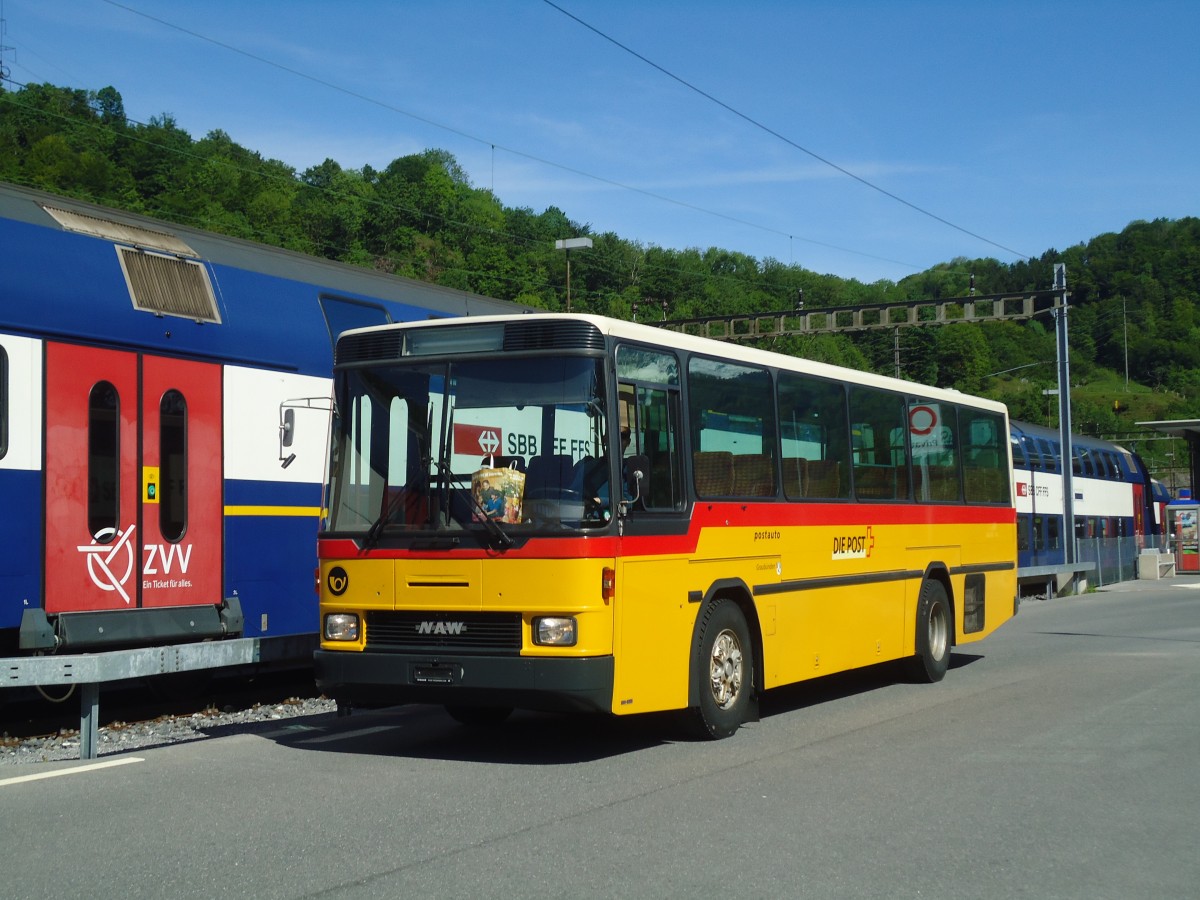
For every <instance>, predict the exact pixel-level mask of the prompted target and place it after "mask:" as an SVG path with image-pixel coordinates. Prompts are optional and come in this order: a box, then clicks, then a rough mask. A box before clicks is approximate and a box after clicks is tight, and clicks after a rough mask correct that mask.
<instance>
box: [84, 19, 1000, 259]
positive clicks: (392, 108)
mask: <svg viewBox="0 0 1200 900" xmlns="http://www.w3.org/2000/svg"><path fill="white" fill-rule="evenodd" d="M102 2H104V3H107V4H108V5H109V6H113V7H116V8H117V9H122V10H125V11H126V12H128V13H131V14H133V15H135V16H140V17H142V18H144V19H148V20H149V21H151V22H155V23H157V24H159V25H162V26H163V27H165V28H170V29H173V30H175V31H178V32H180V33H182V34H186V35H188V36H189V37H193V38H196V39H197V40H200V41H205V42H206V43H209V44H212V45H214V46H217V47H220V48H222V49H224V50H228V51H229V52H231V53H236V54H238V55H239V56H244V57H246V58H247V59H251V60H254V61H255V62H258V63H261V64H262V65H265V66H270V67H272V68H275V69H278V70H280V71H282V72H286V73H288V74H289V75H294V76H296V77H297V78H302V79H304V80H306V81H310V82H312V83H314V84H318V85H321V86H322V87H325V88H328V89H329V90H332V91H337V92H338V93H341V94H345V95H346V96H348V97H353V98H354V99H356V100H361V101H362V102H364V103H369V104H371V105H373V106H378V107H379V108H381V109H385V110H387V111H389V112H393V113H396V114H398V115H402V116H405V117H407V118H410V119H412V120H414V121H417V122H421V123H422V124H424V125H429V126H431V127H433V128H438V129H441V130H443V131H446V132H449V133H450V134H453V135H456V136H458V137H461V138H463V139H464V140H468V141H472V142H474V143H477V144H479V145H481V146H484V147H488V148H491V150H492V151H493V152H494V151H495V150H502V151H503V152H505V153H509V154H512V155H513V156H516V157H520V158H521V159H527V160H529V161H530V162H535V163H538V164H540V165H544V166H549V167H551V168H554V169H558V170H559V171H562V172H567V173H570V174H572V175H578V176H579V177H581V178H587V179H590V180H592V181H596V182H598V183H600V184H606V185H609V186H611V187H616V188H620V189H621V190H625V191H631V192H633V193H636V194H641V195H642V196H644V197H649V198H650V199H652V200H658V201H660V202H663V203H669V204H672V205H674V206H678V207H680V208H682V209H688V210H691V211H692V212H698V213H702V214H704V215H707V216H713V217H715V218H718V219H723V220H725V221H727V222H732V223H734V224H737V225H744V226H746V227H747V228H754V229H757V230H759V231H764V232H767V233H769V234H775V235H778V236H780V237H786V238H788V239H789V240H793V239H794V240H798V241H803V242H804V243H808V244H813V245H814V246H818V247H825V248H827V249H830V250H837V251H839V252H841V253H849V254H852V255H854V256H861V257H864V258H866V259H874V260H877V261H880V262H888V263H892V264H894V265H899V266H904V267H905V268H909V269H912V270H914V271H918V270H919V269H920V266H917V265H914V264H912V263H907V262H903V261H901V260H896V259H889V258H887V257H883V256H877V255H875V254H871V253H866V252H864V251H861V250H854V249H851V248H849V247H841V246H838V245H837V244H830V243H826V242H824V241H819V240H817V239H815V238H809V237H805V236H803V235H798V234H794V233H791V232H787V231H782V230H780V229H778V228H773V227H771V226H769V225H763V224H761V223H759V222H752V221H750V220H748V219H743V218H740V217H738V216H733V215H729V214H728V213H722V212H718V211H716V210H712V209H707V208H705V207H702V206H697V205H696V204H693V203H688V202H686V201H683V200H678V199H676V198H674V197H668V196H666V195H663V194H658V193H655V192H653V191H648V190H646V189H645V188H639V187H635V186H634V185H630V184H625V183H623V182H620V181H615V180H613V179H611V178H606V177H604V176H602V175H596V174H593V173H591V172H586V171H584V170H582V169H577V168H575V167H574V166H568V165H565V164H564V163H559V162H555V161H554V160H550V159H546V158H544V157H540V156H537V155H534V154H532V153H528V152H526V151H524V150H518V149H516V148H515V147H509V146H506V145H504V144H500V143H497V142H496V141H493V140H490V139H488V138H482V137H479V136H478V135H475V134H472V133H470V132H468V131H464V130H463V129H461V128H457V127H455V126H453V125H447V124H445V123H443V122H438V121H436V120H435V119H431V118H429V117H427V116H423V115H420V114H419V113H414V112H412V111H411V110H407V109H403V108H401V107H399V106H396V105H394V104H391V103H388V102H386V101H384V100H380V99H378V98H376V97H371V96H369V95H367V94H364V93H361V92H360V91H355V90H352V89H350V88H347V87H343V86H342V85H339V84H336V83H334V82H332V81H329V80H327V79H324V78H320V77H318V76H316V75H313V74H311V73H309V72H305V71H303V70H301V69H296V68H293V67H291V66H288V65H285V64H283V63H279V62H276V61H275V60H272V59H269V58H267V57H265V56H261V55H259V54H257V53H252V52H251V51H249V50H245V49H243V48H241V47H238V46H235V45H234V44H230V43H227V42H226V41H222V40H219V39H217V38H214V37H210V36H209V35H206V34H203V33H201V32H199V31H196V30H194V29H192V28H186V27H184V26H182V25H178V24H176V23H174V22H170V21H168V20H166V19H163V18H160V17H158V16H154V15H151V14H150V13H147V12H143V11H142V10H139V9H136V8H135V7H132V6H129V5H128V4H125V3H121V2H119V0H102ZM568 15H569V14H568ZM589 27H590V26H589ZM1002 249H1007V248H1002ZM1008 252H1010V253H1012V252H1015V251H1011V250H1010V251H1008ZM1018 255H1019V254H1018Z"/></svg>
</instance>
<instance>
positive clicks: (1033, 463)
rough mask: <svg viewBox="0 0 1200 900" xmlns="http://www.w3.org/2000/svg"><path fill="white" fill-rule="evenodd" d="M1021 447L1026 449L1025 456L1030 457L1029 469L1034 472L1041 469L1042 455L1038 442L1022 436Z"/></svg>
mask: <svg viewBox="0 0 1200 900" xmlns="http://www.w3.org/2000/svg"><path fill="white" fill-rule="evenodd" d="M1021 446H1022V447H1023V448H1024V450H1025V454H1026V455H1027V456H1028V457H1029V468H1030V469H1034V470H1037V469H1041V468H1042V454H1041V451H1040V450H1039V449H1038V444H1037V441H1036V440H1034V439H1033V438H1031V437H1025V436H1024V435H1022V436H1021Z"/></svg>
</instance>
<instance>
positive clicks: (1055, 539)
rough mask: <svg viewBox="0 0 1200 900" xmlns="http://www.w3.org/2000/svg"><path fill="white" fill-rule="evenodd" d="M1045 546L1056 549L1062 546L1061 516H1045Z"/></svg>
mask: <svg viewBox="0 0 1200 900" xmlns="http://www.w3.org/2000/svg"><path fill="white" fill-rule="evenodd" d="M1046 547H1047V548H1048V549H1050V550H1058V549H1060V548H1061V547H1062V517H1061V516H1047V517H1046Z"/></svg>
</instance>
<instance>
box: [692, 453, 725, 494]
mask: <svg viewBox="0 0 1200 900" xmlns="http://www.w3.org/2000/svg"><path fill="white" fill-rule="evenodd" d="M692 479H693V481H694V483H695V486H696V494H697V495H699V496H701V497H728V496H730V495H732V493H733V454H732V453H730V452H729V451H728V450H697V451H696V452H695V453H693V454H692Z"/></svg>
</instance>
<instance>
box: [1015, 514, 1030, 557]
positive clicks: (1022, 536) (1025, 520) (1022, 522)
mask: <svg viewBox="0 0 1200 900" xmlns="http://www.w3.org/2000/svg"><path fill="white" fill-rule="evenodd" d="M1031 524H1032V523H1031V522H1030V520H1029V517H1028V516H1018V517H1017V550H1018V551H1022V552H1023V551H1025V550H1028V549H1029V528H1030V525H1031Z"/></svg>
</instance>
